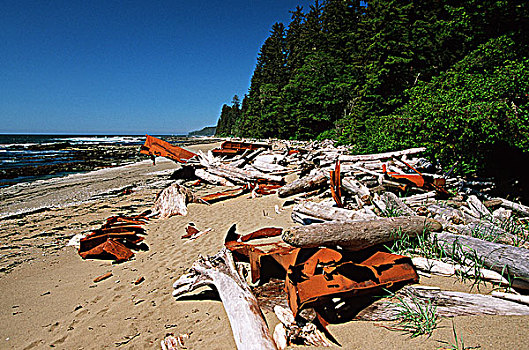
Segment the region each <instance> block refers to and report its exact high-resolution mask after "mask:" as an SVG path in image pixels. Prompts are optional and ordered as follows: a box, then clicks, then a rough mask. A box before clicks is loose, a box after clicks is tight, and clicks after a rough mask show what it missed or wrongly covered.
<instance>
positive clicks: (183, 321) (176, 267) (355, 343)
mask: <svg viewBox="0 0 529 350" xmlns="http://www.w3.org/2000/svg"><path fill="white" fill-rule="evenodd" d="M208 147H211V145H200V146H193V147H190V149H195V150H196V149H197V148H208ZM176 168H177V165H176V164H175V163H173V162H170V161H162V160H159V161H157V163H156V165H155V166H153V165H152V163H151V162H149V161H145V162H141V163H137V164H134V165H129V166H125V167H119V168H111V169H105V170H103V171H97V172H92V173H88V174H82V175H74V176H70V177H67V178H64V179H57V180H54V181H52V182H40V183H33V184H30V185H25V186H20V187H19V188H13V187H12V188H9V189H7V190H6V189H4V190H2V192H1V198H2V202H1V204H0V213H1V215H3V217H4V219H2V220H1V221H0V225H1V228H0V248H1V250H0V254H1V259H0V268H1V271H2V272H0V293H1V295H2V298H0V325H1V326H0V348H1V349H44V348H50V347H53V348H58V349H103V348H121V349H147V348H148V349H159V348H160V340H162V339H163V337H164V336H165V335H166V334H167V333H174V334H175V335H179V334H188V335H189V339H188V340H187V341H186V347H187V348H188V349H233V348H235V342H234V340H233V337H232V333H231V329H230V326H229V321H228V319H227V316H226V314H225V312H224V309H223V307H222V303H221V302H220V301H218V300H217V299H216V298H215V294H214V293H207V292H205V291H207V288H203V289H202V290H201V291H202V292H200V291H199V292H197V293H195V295H196V296H197V297H196V298H186V299H185V300H179V301H175V300H174V298H173V297H172V296H171V292H172V283H173V282H174V281H175V280H176V279H177V278H178V277H180V276H181V275H182V274H183V273H184V272H185V270H186V269H187V268H188V267H190V266H191V264H192V263H193V262H194V261H195V260H196V259H197V257H198V255H199V254H202V255H211V254H214V253H216V252H217V251H218V250H219V249H220V248H221V247H222V244H223V240H224V236H225V234H226V232H227V230H228V229H229V227H230V226H231V225H232V224H234V223H237V228H238V232H240V233H248V232H251V231H252V230H255V229H258V228H262V227H267V226H275V227H290V226H292V225H293V223H292V220H291V218H290V213H291V210H292V207H291V206H289V207H286V208H285V209H284V210H283V211H282V212H281V213H280V214H277V213H276V212H275V210H274V206H275V205H279V206H280V207H281V206H282V204H283V203H284V202H285V200H284V199H279V198H278V197H277V196H276V195H270V196H265V197H261V198H255V199H251V198H249V197H250V196H249V195H244V196H241V197H238V198H235V199H230V200H227V201H224V202H219V203H216V204H213V205H211V206H207V205H201V204H190V205H189V206H188V209H189V214H188V215H187V216H185V217H182V216H177V217H171V218H169V219H166V220H159V219H154V220H151V221H150V222H149V223H148V224H147V225H146V226H145V229H146V231H147V236H146V238H145V242H146V244H147V245H148V246H149V250H148V251H140V252H138V253H137V254H136V256H135V258H134V259H133V260H131V261H128V262H125V263H122V264H111V263H110V262H107V261H100V260H86V261H85V260H82V259H81V258H80V257H79V255H78V254H77V250H76V249H75V248H73V247H67V246H66V243H67V242H68V240H69V239H70V238H71V237H72V236H73V235H75V234H77V233H87V232H89V231H90V230H92V229H94V228H97V227H99V226H100V225H101V224H102V223H104V221H105V219H106V218H107V217H109V216H112V215H119V214H124V215H128V214H138V213H140V212H142V211H144V210H146V209H148V208H150V206H151V205H152V203H153V201H154V198H155V195H156V193H157V192H158V191H159V190H160V189H161V188H163V187H165V186H166V185H167V184H168V183H170V180H169V177H170V175H171V174H172V172H173V171H174V170H175V169H176ZM125 188H130V189H132V190H133V192H132V193H130V194H121V193H122V191H123V189H125ZM212 189H213V188H209V189H208V188H202V189H200V190H199V192H198V193H199V194H200V193H201V192H200V191H208V190H209V191H210V190H212ZM17 213H18V215H15V214H17ZM22 213H25V214H22ZM189 222H193V223H195V225H196V226H197V227H198V228H200V229H206V228H212V229H213V230H212V231H211V232H209V233H208V234H206V235H204V236H202V237H200V238H198V239H197V240H195V241H192V242H188V243H186V241H185V240H182V239H181V238H180V236H181V235H182V234H183V233H184V230H185V226H186V225H187V224H188V223H189ZM106 272H112V274H113V275H112V277H110V278H108V279H106V280H104V281H101V282H99V283H94V282H93V279H94V278H96V277H98V276H100V275H103V274H104V273H106ZM140 277H144V278H145V280H144V282H142V283H141V284H139V285H135V284H134V281H136V280H138V279H139V278H140ZM421 283H422V284H426V285H435V286H441V287H442V289H447V290H461V291H469V289H470V286H469V285H465V284H462V283H460V282H458V281H457V280H456V279H454V278H441V277H432V278H424V277H421ZM487 288H488V287H482V288H481V292H486V291H487ZM265 316H266V318H267V321H268V323H269V326H270V328H271V329H273V327H275V324H276V323H277V319H276V318H275V315H273V314H271V313H269V312H265ZM452 321H453V324H454V325H455V328H456V331H457V333H458V336H462V338H463V340H464V343H465V346H467V347H468V346H478V345H479V346H481V348H482V349H498V348H503V349H524V348H529V332H528V330H529V327H528V326H527V323H528V321H529V317H519V316H510V317H507V316H501V317H500V316H480V317H475V316H473V317H470V316H469V317H457V318H454V319H445V320H443V321H442V322H441V324H440V327H439V328H438V329H436V330H435V331H434V333H433V334H432V335H431V336H430V337H426V336H421V337H418V338H414V339H411V338H410V337H409V336H408V335H406V334H403V333H402V332H398V331H391V330H389V329H387V328H386V327H385V326H391V325H392V323H390V322H359V321H356V322H347V323H344V324H338V325H331V326H330V327H329V330H330V332H331V333H332V334H333V335H334V336H335V338H336V340H337V341H338V342H339V343H340V344H341V345H342V347H341V348H342V349H438V348H442V347H446V348H450V346H449V345H448V344H450V343H452V344H455V340H454V337H453V331H452ZM440 341H444V342H447V343H448V344H443V343H441V342H440ZM294 348H298V347H297V346H296V347H294ZM305 348H306V347H305ZM336 348H339V347H338V346H336Z"/></svg>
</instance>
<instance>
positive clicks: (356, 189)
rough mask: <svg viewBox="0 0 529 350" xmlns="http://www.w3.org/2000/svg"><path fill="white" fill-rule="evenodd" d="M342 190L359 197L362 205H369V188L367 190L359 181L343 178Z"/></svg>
mask: <svg viewBox="0 0 529 350" xmlns="http://www.w3.org/2000/svg"><path fill="white" fill-rule="evenodd" d="M342 188H343V189H344V190H346V191H347V192H349V193H351V194H352V195H357V196H359V197H360V199H361V200H362V201H363V202H364V203H367V204H369V202H370V199H371V192H370V191H369V188H367V187H366V186H365V185H364V184H362V183H361V182H360V181H358V180H356V179H354V178H351V177H346V178H343V179H342Z"/></svg>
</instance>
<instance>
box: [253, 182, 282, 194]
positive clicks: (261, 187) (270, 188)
mask: <svg viewBox="0 0 529 350" xmlns="http://www.w3.org/2000/svg"><path fill="white" fill-rule="evenodd" d="M282 186H283V185H278V184H266V183H260V184H257V188H256V189H255V192H256V193H258V194H261V195H268V194H273V193H276V192H277V191H276V190H277V189H278V188H281V187H282Z"/></svg>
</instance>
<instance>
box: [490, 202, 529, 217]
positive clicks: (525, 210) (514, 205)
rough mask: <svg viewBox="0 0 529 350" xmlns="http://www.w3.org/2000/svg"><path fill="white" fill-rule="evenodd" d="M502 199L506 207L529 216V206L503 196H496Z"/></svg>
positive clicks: (502, 203) (503, 205)
mask: <svg viewBox="0 0 529 350" xmlns="http://www.w3.org/2000/svg"><path fill="white" fill-rule="evenodd" d="M494 199H497V200H500V201H501V205H502V207H504V208H507V209H511V210H513V211H515V212H517V213H518V214H520V215H524V216H529V207H528V206H526V205H523V204H519V203H514V202H511V201H508V200H507V199H503V198H494Z"/></svg>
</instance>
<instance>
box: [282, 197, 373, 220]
mask: <svg viewBox="0 0 529 350" xmlns="http://www.w3.org/2000/svg"><path fill="white" fill-rule="evenodd" d="M292 211H295V212H298V213H301V214H305V215H309V216H312V217H315V218H320V219H323V220H330V221H351V220H370V219H374V218H376V217H377V216H376V215H375V214H374V213H372V214H366V213H365V212H363V211H359V210H349V209H343V208H337V207H332V206H330V205H325V204H321V203H316V202H311V201H301V202H299V203H298V204H296V205H295V206H294V208H293V209H292Z"/></svg>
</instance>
